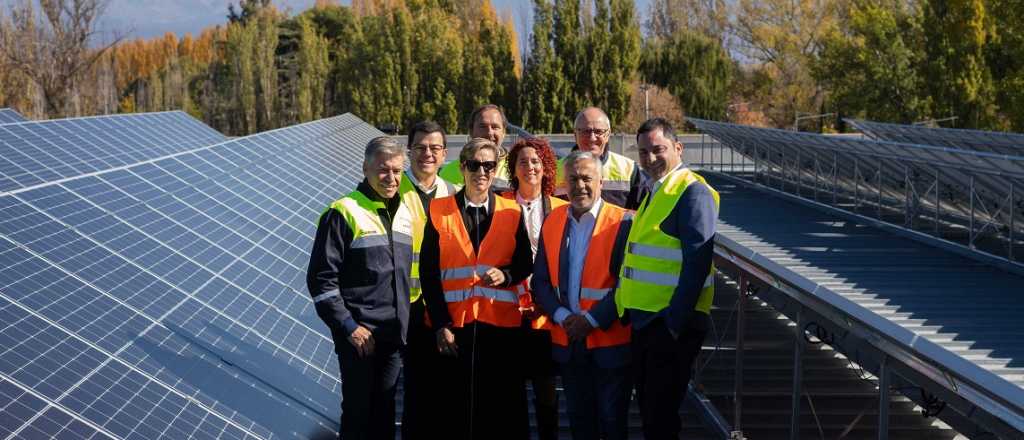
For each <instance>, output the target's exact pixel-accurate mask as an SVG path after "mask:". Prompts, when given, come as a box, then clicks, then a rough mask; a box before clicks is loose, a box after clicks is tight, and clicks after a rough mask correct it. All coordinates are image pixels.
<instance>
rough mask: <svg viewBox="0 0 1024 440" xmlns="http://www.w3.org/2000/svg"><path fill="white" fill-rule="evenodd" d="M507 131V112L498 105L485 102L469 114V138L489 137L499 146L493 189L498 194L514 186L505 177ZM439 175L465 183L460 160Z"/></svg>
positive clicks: (445, 167)
mask: <svg viewBox="0 0 1024 440" xmlns="http://www.w3.org/2000/svg"><path fill="white" fill-rule="evenodd" d="M507 132H508V119H506V118H505V112H503V111H502V110H501V107H498V106H497V105H494V104H484V105H482V106H480V107H477V109H476V110H473V113H471V114H470V115H469V138H470V139H474V138H483V139H487V140H490V141H491V142H493V143H494V145H497V146H498V169H497V171H496V172H495V176H494V183H493V185H492V189H493V190H494V192H496V193H498V194H501V193H503V192H507V191H511V190H512V186H511V185H510V184H509V181H508V180H507V179H506V178H505V177H506V176H508V164H507V161H506V160H505V159H506V158H505V156H506V153H505V148H504V147H502V145H501V143H502V142H504V141H505V134H507ZM438 175H440V176H441V177H443V178H444V179H445V180H447V181H449V182H451V183H452V184H454V185H456V186H462V184H463V180H462V171H460V170H459V162H458V161H453V162H452V163H449V164H448V165H445V166H444V167H443V168H441V172H440V173H438Z"/></svg>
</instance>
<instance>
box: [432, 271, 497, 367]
mask: <svg viewBox="0 0 1024 440" xmlns="http://www.w3.org/2000/svg"><path fill="white" fill-rule="evenodd" d="M480 281H481V282H482V283H483V285H485V286H487V287H497V286H500V285H501V284H502V283H504V282H505V273H504V272H502V271H501V270H500V269H498V268H494V267H492V268H490V269H487V272H484V273H483V274H481V275H480ZM435 337H436V338H437V351H439V352H441V354H443V355H447V356H458V354H459V345H458V344H456V343H455V334H454V333H452V330H451V329H449V328H447V327H445V328H442V329H440V330H438V331H437V333H436V335H435Z"/></svg>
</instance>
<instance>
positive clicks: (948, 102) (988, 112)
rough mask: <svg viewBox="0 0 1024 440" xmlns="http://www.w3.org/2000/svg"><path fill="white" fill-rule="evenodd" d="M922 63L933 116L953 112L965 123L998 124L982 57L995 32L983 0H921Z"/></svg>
mask: <svg viewBox="0 0 1024 440" xmlns="http://www.w3.org/2000/svg"><path fill="white" fill-rule="evenodd" d="M922 9H923V14H922V20H923V23H922V24H923V26H922V27H923V29H924V42H925V54H926V56H927V60H928V63H927V65H926V68H925V69H924V71H925V74H926V78H927V85H928V90H929V95H931V96H932V97H933V98H934V99H935V107H934V114H935V116H945V115H955V116H957V117H958V118H959V119H958V123H959V124H962V125H963V126H966V127H971V128H982V129H992V128H999V121H998V118H997V107H996V103H995V97H996V90H995V82H994V81H993V78H992V73H991V72H990V70H989V67H988V63H987V61H986V58H985V50H986V48H987V47H988V46H989V45H990V44H991V43H992V42H993V40H994V37H995V28H994V20H993V19H992V17H991V16H990V14H989V10H988V8H986V5H985V1H984V0H927V1H924V2H922Z"/></svg>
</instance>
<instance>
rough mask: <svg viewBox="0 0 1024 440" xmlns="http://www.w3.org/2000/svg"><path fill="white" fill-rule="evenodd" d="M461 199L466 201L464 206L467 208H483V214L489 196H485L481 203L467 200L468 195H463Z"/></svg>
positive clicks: (485, 211)
mask: <svg viewBox="0 0 1024 440" xmlns="http://www.w3.org/2000/svg"><path fill="white" fill-rule="evenodd" d="M462 199H463V200H465V201H466V207H467V208H483V209H484V214H486V213H487V202H489V201H491V198H490V196H487V198H486V199H484V201H483V203H473V202H470V201H469V196H467V195H463V196H462Z"/></svg>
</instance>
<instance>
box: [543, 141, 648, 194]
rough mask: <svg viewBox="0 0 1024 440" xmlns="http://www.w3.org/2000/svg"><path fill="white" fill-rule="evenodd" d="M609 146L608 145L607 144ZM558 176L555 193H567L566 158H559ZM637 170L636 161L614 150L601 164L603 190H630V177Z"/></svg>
mask: <svg viewBox="0 0 1024 440" xmlns="http://www.w3.org/2000/svg"><path fill="white" fill-rule="evenodd" d="M605 148H607V146H605ZM557 165H558V177H557V178H556V179H555V194H556V195H565V194H568V193H569V189H568V187H567V186H566V184H565V158H562V159H558V163H557ZM634 171H636V162H635V161H633V159H630V158H628V157H626V156H623V155H621V154H618V153H615V152H613V151H609V152H608V159H607V160H605V161H604V163H603V164H602V165H601V191H621V192H629V184H630V179H632V178H633V172H634Z"/></svg>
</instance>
